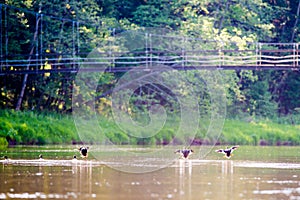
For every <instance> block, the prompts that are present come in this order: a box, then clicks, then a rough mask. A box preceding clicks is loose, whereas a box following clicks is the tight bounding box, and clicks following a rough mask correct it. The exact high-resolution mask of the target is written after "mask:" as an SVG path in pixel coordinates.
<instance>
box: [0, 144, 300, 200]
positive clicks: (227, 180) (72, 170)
mask: <svg viewBox="0 0 300 200" xmlns="http://www.w3.org/2000/svg"><path fill="white" fill-rule="evenodd" d="M75 148H76V147H74V146H42V147H36V146H34V147H15V148H8V149H4V150H1V152H0V157H3V156H4V155H7V156H8V157H9V160H4V159H1V162H0V186H1V187H0V199H80V200H81V199H101V200H102V199H103V200H106V199H107V200H108V199H109V200H111V199H117V200H123V199H124V200H125V199H126V200H127V199H129V200H131V199H132V200H135V199H136V200H143V199H145V200H146V199H147V200H148V199H158V200H159V199H184V200H194V199H195V200H196V199H197V200H199V199H216V200H217V199H218V200H219V199H300V147H285V146H281V147H256V146H255V147H252V146H240V147H239V148H238V149H237V150H236V151H235V152H234V156H233V157H232V158H231V159H226V158H224V157H223V155H222V154H218V153H216V152H214V150H215V149H217V148H220V147H214V148H213V150H212V151H210V152H209V153H208V154H207V155H206V156H205V157H204V158H200V156H199V155H197V149H198V148H199V147H196V146H195V147H193V149H194V150H195V154H194V155H192V156H191V157H190V159H188V160H183V159H178V158H177V157H176V159H174V160H173V161H172V162H171V163H168V164H167V165H166V166H164V167H159V168H157V169H154V168H153V169H152V170H151V171H149V172H148V171H145V172H143V173H131V172H128V171H126V170H122V168H118V166H119V167H120V166H122V165H124V166H125V165H130V163H131V162H129V164H128V163H125V164H124V162H123V161H122V160H118V159H115V162H114V163H113V161H112V160H113V159H112V160H110V161H109V162H108V161H101V160H99V159H96V158H95V157H93V154H90V157H89V158H88V159H86V160H85V159H82V158H79V156H78V159H77V160H73V159H72V158H73V155H74V154H76V155H79V154H78V152H76V151H75V150H74V149H75ZM131 148H132V147H131ZM94 149H96V148H94ZM136 149H137V150H136V151H139V150H141V149H142V150H143V147H136ZM145 149H147V148H145ZM147 151H148V150H147ZM91 152H93V148H91ZM41 153H42V154H43V157H44V159H39V158H38V155H39V154H41ZM172 153H173V152H172ZM106 156H107V157H112V158H114V157H115V154H114V153H109V152H107V153H106ZM143 159H145V160H144V161H145V162H144V163H151V162H153V163H156V161H155V160H153V159H149V158H147V157H143ZM147 159H148V161H147ZM149 160H150V161H149ZM118 161H119V162H118ZM132 163H133V164H134V163H135V162H133V161H132ZM147 166H148V164H145V165H140V166H137V168H143V167H147ZM149 166H150V165H149ZM151 166H152V167H153V166H155V165H154V164H153V165H151ZM125 169H126V168H125ZM140 172H142V171H140Z"/></svg>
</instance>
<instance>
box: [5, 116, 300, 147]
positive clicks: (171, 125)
mask: <svg viewBox="0 0 300 200" xmlns="http://www.w3.org/2000/svg"><path fill="white" fill-rule="evenodd" d="M98 123H99V127H101V133H97V134H98V135H97V134H95V133H94V132H93V130H95V129H94V127H90V128H89V127H87V128H86V129H87V131H86V133H85V135H84V134H83V135H84V137H83V138H82V137H81V138H80V137H79V136H78V134H77V131H76V128H75V124H74V120H73V118H72V116H70V115H60V114H56V113H35V112H31V111H22V112H20V111H19V112H17V111H14V110H0V147H5V146H7V145H9V144H10V145H17V144H26V145H28V144H29V145H31V144H32V145H43V144H71V143H80V142H85V143H97V142H98V141H100V139H99V138H100V137H101V139H103V138H105V139H106V140H107V141H109V142H110V143H113V144H118V145H121V144H143V145H145V144H151V145H152V144H169V143H173V144H184V141H186V139H191V140H193V139H194V141H197V142H194V144H203V143H204V144H209V143H214V142H216V141H215V140H214V139H215V137H210V136H209V135H207V134H206V132H207V130H208V127H209V120H202V121H201V122H200V124H199V127H198V131H197V134H196V136H195V138H186V137H185V135H179V136H178V134H177V131H178V127H179V125H178V124H179V119H169V120H168V122H167V123H166V124H165V126H164V127H163V128H162V129H161V130H160V131H159V132H158V133H157V134H155V135H154V136H153V137H147V138H138V137H133V136H131V135H130V133H125V132H124V131H123V130H122V129H120V128H119V127H118V125H117V124H116V123H115V122H114V120H113V119H112V118H108V117H104V116H98ZM145 131H147V130H145ZM176 134H177V135H176ZM104 136H105V137H104ZM187 136H190V135H188V134H187ZM175 137H176V138H175ZM174 138H175V139H174ZM218 140H219V143H220V144H239V145H300V125H296V124H291V123H288V118H284V119H280V118H278V119H276V120H274V121H272V120H267V119H260V120H256V121H254V120H252V121H251V122H245V121H241V120H237V119H227V120H226V121H225V124H224V127H223V130H222V133H221V135H220V137H219V138H218Z"/></svg>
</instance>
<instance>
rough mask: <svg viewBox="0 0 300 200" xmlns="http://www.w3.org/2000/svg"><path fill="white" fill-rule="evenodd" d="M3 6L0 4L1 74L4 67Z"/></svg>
mask: <svg viewBox="0 0 300 200" xmlns="http://www.w3.org/2000/svg"><path fill="white" fill-rule="evenodd" d="M2 48H3V46H2V4H0V72H2V67H3V51H2Z"/></svg>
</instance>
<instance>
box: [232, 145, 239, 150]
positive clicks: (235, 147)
mask: <svg viewBox="0 0 300 200" xmlns="http://www.w3.org/2000/svg"><path fill="white" fill-rule="evenodd" d="M237 148H239V146H232V147H231V149H232V150H236V149H237Z"/></svg>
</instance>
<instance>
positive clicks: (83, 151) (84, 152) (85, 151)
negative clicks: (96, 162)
mask: <svg viewBox="0 0 300 200" xmlns="http://www.w3.org/2000/svg"><path fill="white" fill-rule="evenodd" d="M88 149H89V147H83V146H81V147H80V148H79V149H78V150H79V152H80V154H81V157H82V158H87V157H88Z"/></svg>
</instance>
